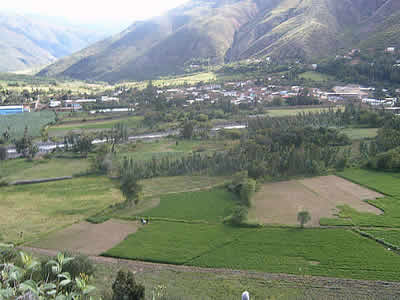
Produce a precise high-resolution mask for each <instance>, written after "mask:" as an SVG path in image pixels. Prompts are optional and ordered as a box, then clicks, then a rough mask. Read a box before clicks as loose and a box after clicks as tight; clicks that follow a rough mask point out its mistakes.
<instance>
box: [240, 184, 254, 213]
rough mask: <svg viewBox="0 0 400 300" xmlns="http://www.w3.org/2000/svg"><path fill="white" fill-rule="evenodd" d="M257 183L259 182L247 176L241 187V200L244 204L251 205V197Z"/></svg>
mask: <svg viewBox="0 0 400 300" xmlns="http://www.w3.org/2000/svg"><path fill="white" fill-rule="evenodd" d="M256 184H257V182H256V181H255V180H254V179H251V178H246V179H245V180H244V181H243V182H242V184H241V187H240V193H239V194H240V200H241V201H242V204H243V205H245V206H247V207H251V206H252V202H251V199H252V197H253V195H254V193H255V191H256Z"/></svg>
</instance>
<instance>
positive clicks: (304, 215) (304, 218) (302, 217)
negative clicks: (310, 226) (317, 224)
mask: <svg viewBox="0 0 400 300" xmlns="http://www.w3.org/2000/svg"><path fill="white" fill-rule="evenodd" d="M310 220H311V215H310V213H309V212H308V211H301V212H299V213H298V214H297V221H299V223H300V227H301V228H304V224H307V223H308V222H309V221H310Z"/></svg>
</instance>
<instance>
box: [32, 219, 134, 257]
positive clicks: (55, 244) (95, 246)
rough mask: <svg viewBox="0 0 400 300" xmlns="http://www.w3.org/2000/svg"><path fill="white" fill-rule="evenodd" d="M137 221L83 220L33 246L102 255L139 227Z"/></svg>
mask: <svg viewBox="0 0 400 300" xmlns="http://www.w3.org/2000/svg"><path fill="white" fill-rule="evenodd" d="M139 226H140V225H139V224H138V223H137V222H124V221H120V220H118V221H117V220H109V221H107V222H104V223H102V224H92V223H88V222H82V223H77V224H74V225H72V226H70V227H68V228H66V229H64V230H61V231H58V232H55V233H52V234H50V235H48V236H47V237H46V238H44V239H41V240H40V241H39V242H37V243H33V246H36V247H40V248H46V249H56V250H66V251H71V252H79V253H83V254H86V255H100V254H102V253H103V252H106V251H107V250H109V249H111V248H113V247H114V246H115V245H117V244H119V243H120V242H121V241H122V240H124V239H125V238H126V237H127V236H128V235H129V234H132V233H135V232H136V231H137V229H138V228H139Z"/></svg>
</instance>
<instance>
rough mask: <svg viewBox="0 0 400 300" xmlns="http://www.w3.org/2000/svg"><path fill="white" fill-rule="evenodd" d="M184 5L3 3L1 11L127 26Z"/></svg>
mask: <svg viewBox="0 0 400 300" xmlns="http://www.w3.org/2000/svg"><path fill="white" fill-rule="evenodd" d="M185 2H187V0H66V1H60V0H9V1H3V0H2V1H1V4H0V11H6V12H11V13H17V14H20V15H27V14H29V15H44V16H51V17H63V18H65V19H67V20H69V21H71V22H79V23H81V24H90V23H101V22H112V23H114V24H115V23H118V24H124V25H126V26H128V25H130V24H131V23H132V22H134V21H136V20H145V19H148V18H151V17H154V16H159V15H161V14H162V13H164V12H166V11H167V10H169V9H171V8H174V7H177V6H179V5H181V4H183V3H185Z"/></svg>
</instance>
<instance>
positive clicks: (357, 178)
mask: <svg viewBox="0 0 400 300" xmlns="http://www.w3.org/2000/svg"><path fill="white" fill-rule="evenodd" d="M338 175H340V176H342V177H344V178H346V179H348V180H350V181H353V182H356V183H358V184H361V185H363V186H365V187H368V188H370V189H373V190H375V191H377V192H379V193H382V194H384V195H386V197H384V198H379V199H376V200H369V201H368V203H370V204H371V205H374V206H376V207H378V208H379V209H381V210H382V211H383V212H384V213H383V214H382V215H374V214H370V213H361V212H358V211H356V210H354V209H352V208H350V207H348V206H341V207H339V208H340V212H339V218H338V219H321V220H320V223H321V225H355V226H364V227H400V218H399V217H400V185H399V179H400V173H393V172H377V171H372V170H366V169H347V170H345V171H344V172H340V173H339V174H338Z"/></svg>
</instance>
